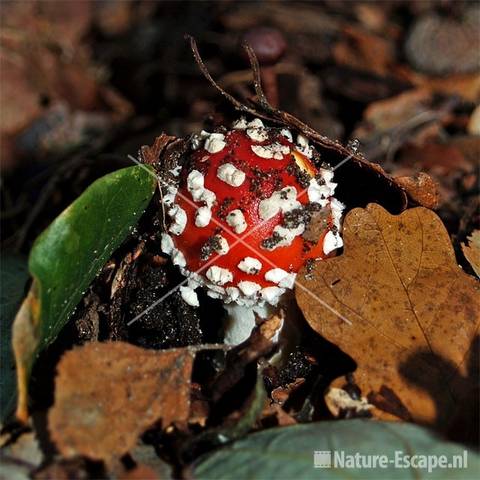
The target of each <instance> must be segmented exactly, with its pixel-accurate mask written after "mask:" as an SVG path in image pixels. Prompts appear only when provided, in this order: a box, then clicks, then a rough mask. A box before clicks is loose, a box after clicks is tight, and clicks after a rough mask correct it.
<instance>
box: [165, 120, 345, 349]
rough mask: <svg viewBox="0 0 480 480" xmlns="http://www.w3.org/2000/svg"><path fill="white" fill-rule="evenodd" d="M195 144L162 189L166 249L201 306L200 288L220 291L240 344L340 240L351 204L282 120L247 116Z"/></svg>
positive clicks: (231, 336) (230, 338)
mask: <svg viewBox="0 0 480 480" xmlns="http://www.w3.org/2000/svg"><path fill="white" fill-rule="evenodd" d="M191 147H192V148H191V152H190V153H189V154H188V158H187V159H184V162H183V165H182V167H177V168H175V169H174V170H173V171H172V173H173V174H174V175H175V176H176V178H177V180H178V181H177V183H178V186H177V187H175V188H174V187H169V188H168V191H167V192H166V194H164V197H163V203H164V206H165V209H166V212H167V215H168V217H169V219H170V224H169V226H168V232H166V233H163V234H162V242H161V247H162V251H163V252H164V253H166V254H168V255H170V256H171V258H172V261H173V263H174V264H175V265H178V267H179V268H180V270H181V272H182V274H183V275H185V276H186V277H187V279H188V283H187V284H186V285H185V286H182V287H180V292H181V295H182V297H183V299H184V300H185V301H186V302H187V303H188V304H190V305H192V306H198V305H199V302H198V298H197V294H196V292H195V290H196V289H197V288H199V287H203V288H205V289H206V291H207V295H209V296H210V297H213V298H219V299H222V300H223V302H224V306H225V309H226V310H227V312H228V314H229V322H228V325H227V326H226V332H225V342H226V343H240V342H241V341H243V340H245V339H246V338H248V336H249V335H250V332H251V330H252V328H253V327H254V326H255V314H257V315H259V316H261V317H265V316H266V314H267V313H268V309H269V308H270V307H275V306H277V307H278V305H279V302H280V301H281V299H282V298H283V297H282V295H283V294H284V293H285V292H286V291H287V290H289V289H292V288H293V286H294V284H295V277H296V274H297V272H298V270H299V269H300V268H301V267H302V266H303V265H304V263H305V262H307V261H309V260H310V261H312V260H313V259H318V258H325V257H326V256H327V255H328V254H329V253H330V252H332V251H333V250H334V249H336V248H339V247H341V246H342V245H343V242H342V239H341V237H340V235H339V229H340V220H341V216H342V210H343V208H344V206H343V205H342V204H341V203H340V202H339V201H338V200H336V199H335V198H334V196H333V195H334V191H335V187H336V184H335V183H333V171H332V169H331V168H330V167H329V166H328V165H322V167H321V168H318V169H317V168H316V167H315V166H314V165H315V164H317V165H319V164H321V160H320V158H319V154H318V153H317V152H316V151H315V149H314V148H313V147H312V146H310V145H309V143H308V140H307V139H306V138H305V137H304V136H302V135H298V136H297V137H296V138H295V140H294V139H293V136H292V133H291V132H290V131H289V130H287V129H285V128H273V127H265V126H264V125H263V122H262V121H261V120H259V119H254V120H252V121H250V122H247V121H246V120H245V119H244V118H242V119H240V120H238V121H237V122H235V123H234V124H233V128H232V130H230V131H226V130H224V131H223V132H216V133H207V132H204V131H203V132H201V134H200V135H197V136H194V137H193V138H192V141H191ZM314 218H315V222H312V219H314ZM313 224H315V225H316V227H317V230H316V232H315V233H314V234H312V232H311V228H310V227H311V226H312V225H313ZM319 225H320V228H318V226H319ZM280 303H281V302H280Z"/></svg>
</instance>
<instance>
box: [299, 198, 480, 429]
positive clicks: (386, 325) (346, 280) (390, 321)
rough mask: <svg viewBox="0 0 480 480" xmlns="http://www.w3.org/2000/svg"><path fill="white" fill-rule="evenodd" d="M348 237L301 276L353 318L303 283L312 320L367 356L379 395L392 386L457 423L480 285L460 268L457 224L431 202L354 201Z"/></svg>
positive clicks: (368, 384) (360, 359)
mask: <svg viewBox="0 0 480 480" xmlns="http://www.w3.org/2000/svg"><path fill="white" fill-rule="evenodd" d="M344 242H345V247H344V253H343V255H341V256H339V257H336V258H333V259H330V260H326V261H322V262H319V263H317V264H316V268H315V271H314V272H313V274H310V275H309V276H307V278H308V279H311V280H307V279H306V278H305V275H303V274H300V275H299V277H298V281H299V282H301V283H302V284H303V285H304V287H306V288H307V289H308V290H309V291H310V292H311V293H313V294H314V295H316V296H317V297H318V298H321V299H322V300H323V301H324V302H326V303H327V304H328V305H329V306H330V307H331V308H332V309H334V310H335V311H337V312H338V313H339V314H340V315H341V316H342V317H343V318H341V317H340V316H339V315H337V314H336V313H334V312H333V311H331V310H329V309H326V308H324V306H323V305H322V304H320V303H319V302H312V297H311V296H310V294H309V293H308V292H306V291H304V290H303V289H297V290H296V297H297V301H298V304H299V306H300V308H301V309H302V311H303V313H304V315H305V318H306V319H307V321H308V322H309V324H310V325H311V326H312V327H313V328H314V329H315V330H316V331H317V332H318V333H320V334H321V335H323V336H324V337H326V338H327V339H328V340H329V341H331V342H333V343H335V344H336V345H338V346H339V347H340V348H341V349H342V350H344V351H345V352H346V353H348V354H349V355H351V356H352V357H353V359H354V360H355V361H356V362H357V372H356V374H355V378H356V381H357V383H358V385H359V386H360V387H361V389H362V392H363V394H364V395H366V396H367V398H368V399H369V401H371V398H374V397H375V396H376V395H377V396H378V394H379V393H381V392H382V391H387V390H388V391H389V392H391V393H392V395H391V396H393V397H396V398H398V400H399V401H400V402H401V404H402V405H403V406H405V407H406V409H408V412H409V416H410V418H412V419H413V420H415V421H418V422H425V423H432V422H437V425H438V426H439V427H441V428H448V425H447V419H448V418H449V415H450V414H451V412H452V410H453V407H454V406H455V403H456V402H458V404H459V405H460V402H461V400H462V399H463V398H464V396H467V395H469V394H470V392H467V391H466V390H468V388H469V385H472V384H475V382H474V381H471V382H468V381H467V380H465V378H466V376H467V374H469V373H470V374H471V371H470V370H468V369H469V368H470V367H471V358H470V357H471V346H472V344H473V342H474V340H475V335H476V332H477V329H478V325H479V318H480V315H479V311H480V310H479V299H480V295H479V293H480V284H479V283H478V282H477V281H476V280H475V279H474V278H473V277H470V276H469V275H467V274H466V273H464V272H463V271H462V270H461V269H460V268H458V266H457V262H456V260H455V255H454V251H453V248H452V246H451V244H450V241H449V237H448V234H447V231H446V230H445V228H444V226H443V224H442V223H441V221H440V219H439V218H438V217H437V216H436V215H435V214H434V213H433V212H432V211H430V210H427V209H425V208H421V207H419V208H415V209H411V210H408V211H405V212H404V213H402V214H401V215H398V216H394V215H390V214H389V213H388V212H387V211H386V210H384V209H383V208H381V207H380V206H379V205H376V204H369V205H368V206H367V208H366V209H354V210H352V211H351V212H350V213H349V214H348V215H347V217H346V219H345V223H344ZM303 273H305V272H303ZM467 370H468V371H467ZM459 379H462V380H464V381H459ZM460 386H461V387H460ZM384 410H385V409H384ZM390 413H392V412H390ZM403 417H405V416H403Z"/></svg>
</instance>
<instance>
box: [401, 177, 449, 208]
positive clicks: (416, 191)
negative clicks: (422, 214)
mask: <svg viewBox="0 0 480 480" xmlns="http://www.w3.org/2000/svg"><path fill="white" fill-rule="evenodd" d="M395 181H396V182H397V183H398V184H399V185H400V186H402V187H403V188H404V190H405V191H406V192H407V194H408V196H409V197H410V198H411V199H412V200H413V201H415V202H416V203H418V204H419V205H422V206H424V207H427V208H436V207H437V206H438V202H439V199H440V193H439V191H438V185H437V184H436V183H435V181H434V180H432V178H431V177H430V175H427V174H426V173H424V172H420V173H419V174H418V175H415V176H413V177H408V176H404V177H396V178H395Z"/></svg>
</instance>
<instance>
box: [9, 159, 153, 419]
mask: <svg viewBox="0 0 480 480" xmlns="http://www.w3.org/2000/svg"><path fill="white" fill-rule="evenodd" d="M156 184H157V182H156V177H155V175H154V174H153V172H152V171H149V169H148V168H147V167H145V168H143V167H140V166H134V167H129V168H124V169H122V170H118V171H116V172H113V173H111V174H109V175H106V176H104V177H102V178H100V179H99V180H97V181H96V182H94V183H93V184H92V185H91V186H90V187H89V188H87V190H85V192H84V193H83V194H82V195H81V196H80V197H79V198H78V199H77V200H75V201H74V202H73V203H72V204H71V205H70V206H69V207H68V208H67V209H66V210H64V211H63V212H62V213H61V214H60V215H59V216H58V217H57V218H56V219H55V220H54V221H53V223H52V224H51V225H50V226H49V227H48V228H47V229H46V230H45V231H44V232H43V233H42V234H41V235H40V236H39V237H38V238H37V240H36V241H35V244H34V245H33V247H32V250H31V252H30V257H29V270H30V273H31V274H32V276H33V279H34V281H33V285H32V288H31V290H30V292H29V295H28V296H27V298H26V299H25V301H24V303H23V305H22V307H21V309H20V311H19V312H18V314H17V318H16V320H15V324H14V331H13V345H14V352H15V357H16V362H17V375H18V389H19V404H18V407H17V416H18V417H19V418H21V419H25V418H26V416H27V409H26V405H27V404H26V401H27V391H26V385H27V381H28V377H29V374H30V370H31V366H32V364H33V362H34V359H35V356H36V354H37V353H38V352H39V351H40V350H42V349H43V348H45V347H46V346H47V345H49V344H50V343H52V342H53V341H54V340H55V338H56V337H57V335H58V334H59V332H60V330H61V329H62V328H63V326H64V325H65V324H66V322H67V320H68V318H69V317H70V315H71V314H72V312H73V311H74V309H75V308H76V306H77V304H78V303H79V302H80V300H81V298H82V296H83V294H84V292H85V290H86V289H87V288H88V286H89V285H90V283H91V282H92V280H93V279H94V278H95V276H96V275H97V274H98V273H99V272H100V270H101V269H102V267H103V265H104V264H105V262H106V261H107V260H108V258H109V257H110V256H111V255H112V253H113V252H114V250H115V249H116V248H117V247H118V246H119V245H120V244H121V243H122V241H123V240H124V239H125V238H126V236H127V235H128V233H129V231H131V230H132V228H133V226H134V225H135V224H136V223H137V221H138V219H139V218H140V216H141V215H142V213H143V211H144V210H145V208H146V207H147V206H148V204H149V202H150V200H151V198H152V196H153V193H154V191H155V187H156Z"/></svg>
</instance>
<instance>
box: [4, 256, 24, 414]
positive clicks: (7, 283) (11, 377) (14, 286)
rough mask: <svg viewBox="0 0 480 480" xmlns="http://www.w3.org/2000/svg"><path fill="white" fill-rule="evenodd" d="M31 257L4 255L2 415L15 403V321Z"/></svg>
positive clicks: (10, 410)
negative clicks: (12, 340) (13, 338)
mask: <svg viewBox="0 0 480 480" xmlns="http://www.w3.org/2000/svg"><path fill="white" fill-rule="evenodd" d="M28 277H29V275H28V267H27V259H26V258H25V257H21V256H19V255H13V254H11V255H10V254H7V255H2V257H1V259H0V286H1V288H0V342H1V350H0V354H1V357H0V418H1V419H2V420H4V419H5V417H7V416H8V415H9V414H10V413H11V412H12V410H13V408H14V407H15V400H16V387H15V361H14V359H13V352H12V347H11V342H10V340H11V338H12V323H13V319H14V318H15V313H16V311H17V310H18V307H19V306H20V303H21V302H22V298H23V297H24V295H25V286H26V283H27V280H28Z"/></svg>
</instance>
